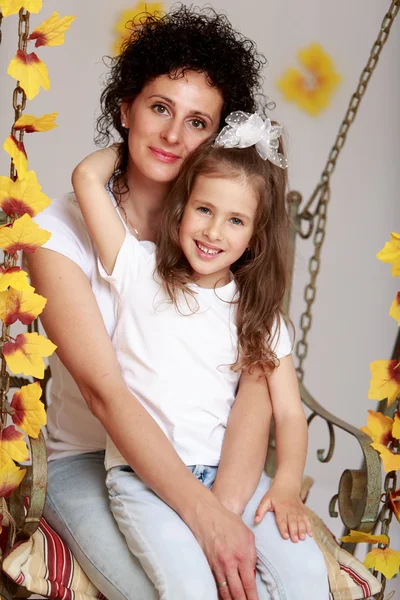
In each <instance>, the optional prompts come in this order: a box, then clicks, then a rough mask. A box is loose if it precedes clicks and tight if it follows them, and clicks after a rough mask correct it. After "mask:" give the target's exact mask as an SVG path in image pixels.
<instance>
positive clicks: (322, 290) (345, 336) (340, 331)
mask: <svg viewBox="0 0 400 600" xmlns="http://www.w3.org/2000/svg"><path fill="white" fill-rule="evenodd" d="M43 4H44V6H43V10H42V12H41V14H40V15H39V16H36V15H32V24H33V26H36V25H37V24H39V23H40V22H41V20H43V19H44V18H47V17H48V16H50V14H51V13H52V12H53V11H54V10H57V11H59V12H60V14H61V15H66V14H69V15H72V14H74V15H76V17H77V18H76V21H75V22H74V23H73V25H72V28H71V30H70V32H69V33H68V34H67V36H66V44H65V45H64V46H62V47H55V48H40V49H39V50H38V54H39V56H40V57H41V58H42V59H43V60H44V61H45V62H46V63H47V66H48V68H49V74H50V79H51V90H50V91H47V92H43V91H42V92H41V93H40V94H39V95H38V96H37V97H36V98H35V99H34V100H33V101H32V102H29V104H28V107H27V111H28V112H29V113H30V114H35V115H36V116H39V115H41V114H43V113H47V112H53V111H58V113H59V116H58V119H57V122H58V129H56V130H54V131H51V132H49V133H46V134H36V135H31V136H29V137H28V139H26V147H27V151H28V155H29V159H30V160H29V165H30V168H32V169H34V170H35V171H36V173H37V175H38V178H39V181H40V182H41V184H42V186H43V191H45V192H46V193H47V194H48V195H50V196H53V197H54V196H57V195H59V194H62V193H63V192H65V191H68V190H69V189H70V173H71V171H72V168H73V167H74V166H75V165H76V163H77V162H78V161H79V160H80V159H81V158H82V157H83V156H84V155H86V154H87V153H89V152H90V151H91V150H92V149H93V142H92V139H93V124H94V118H95V115H96V113H97V109H98V99H99V95H100V89H101V81H102V77H103V75H104V73H105V72H106V70H107V69H106V67H105V65H104V64H103V62H102V57H103V56H104V55H106V54H108V53H110V52H111V47H112V42H113V38H114V33H113V26H114V24H115V22H116V20H117V18H118V16H119V13H120V10H121V9H123V8H129V7H130V6H132V5H133V4H134V2H133V1H131V0H113V1H112V2H111V1H110V0H108V1H107V0H96V1H95V0H85V1H84V2H82V0H63V1H61V0H44V3H43ZM165 4H166V6H167V7H169V6H171V5H172V2H168V1H167V2H166V3H165ZM186 4H190V2H186ZM211 4H212V5H213V6H214V7H215V8H216V9H218V10H224V11H225V12H227V14H228V16H229V17H230V19H231V21H232V23H233V24H234V26H236V27H237V28H238V29H240V30H241V31H242V33H244V34H245V35H247V36H248V37H250V38H253V39H254V40H255V41H256V42H257V44H258V47H259V49H260V50H261V51H262V52H264V53H265V54H266V56H267V58H268V61H269V65H268V67H267V69H266V71H265V77H266V80H265V91H266V93H267V94H268V96H269V97H270V98H271V99H272V100H274V101H275V102H276V105H277V107H276V110H275V111H274V118H276V119H278V120H280V121H281V122H282V123H283V124H284V126H285V128H286V130H287V132H288V137H289V153H290V182H291V187H292V189H296V190H299V191H301V193H303V194H304V196H305V197H308V196H309V194H310V193H311V192H312V190H313V188H314V186H315V184H316V183H317V181H318V179H319V174H320V171H321V169H322V167H323V166H324V163H325V160H326V158H327V155H328V152H329V150H330V147H331V145H332V142H333V140H334V137H335V135H336V131H337V129H338V126H339V124H340V122H341V119H342V117H343V116H344V113H345V110H346V107H347V102H348V99H349V97H350V95H351V94H352V93H353V91H354V89H355V86H356V84H357V81H358V76H359V73H360V72H361V69H362V68H363V67H364V65H365V63H366V60H367V58H368V56H369V52H370V49H371V46H372V42H373V41H374V39H375V37H376V35H377V34H378V31H379V28H380V24H381V21H382V18H383V15H384V12H385V11H386V10H387V9H388V8H389V6H390V2H389V0H384V1H381V2H376V1H375V0H352V1H351V2H348V0H336V1H335V2H319V1H318V0H303V1H302V2H297V1H296V0H268V1H265V0H246V2H243V0H242V1H241V0H212V2H211ZM312 41H316V42H319V43H321V44H322V45H323V47H324V48H325V49H326V50H327V51H328V52H329V53H330V54H331V56H332V57H333V59H334V61H335V64H336V68H337V70H338V71H339V73H340V74H341V76H342V84H341V86H340V87H339V89H338V91H337V93H336V95H335V96H334V98H333V101H332V105H331V107H330V108H329V109H328V110H326V111H325V112H323V113H322V114H321V115H320V116H319V117H316V118H313V117H310V116H308V115H307V114H306V113H304V112H302V111H301V110H300V109H298V108H297V107H296V106H295V105H292V104H288V103H287V102H285V101H283V99H282V98H281V96H280V93H279V91H278V90H277V88H276V86H275V82H276V80H277V79H278V77H279V76H280V75H281V74H282V72H283V70H284V69H285V68H286V67H288V66H296V52H297V51H298V49H299V48H303V47H305V46H307V45H308V44H309V43H310V42H312ZM15 47H16V17H9V18H7V19H5V21H4V22H3V44H2V46H1V48H0V85H1V95H0V140H4V139H5V138H6V137H7V135H8V133H9V128H10V124H11V121H12V118H13V114H12V109H11V96H12V89H13V84H14V82H13V80H11V78H9V77H8V76H7V75H6V70H7V65H8V63H9V61H10V59H11V58H12V56H13V54H14V52H15ZM399 73H400V16H399V17H398V19H397V22H395V24H394V27H393V31H392V34H391V38H390V39H389V41H388V43H387V45H386V46H385V48H384V50H383V53H382V57H381V60H380V62H379V64H378V67H377V69H376V72H375V74H374V76H373V78H372V80H371V83H370V86H369V89H368V93H367V96H366V97H365V99H364V100H363V102H362V105H361V108H360V110H359V115H358V118H357V121H356V122H355V124H354V126H353V127H352V128H351V131H350V134H349V139H348V141H347V142H346V146H345V148H344V150H343V153H342V156H341V159H340V161H339V164H338V167H337V169H336V172H335V175H334V177H333V186H332V200H331V205H330V207H329V217H328V232H327V238H326V243H325V246H324V250H323V254H322V270H321V274H320V277H319V282H318V286H319V291H318V295H317V301H316V304H315V308H314V319H313V327H312V331H311V334H310V335H309V342H310V352H309V357H308V359H307V362H306V364H305V368H306V377H305V383H306V385H307V387H308V389H309V390H310V391H311V393H312V394H313V395H314V396H315V397H316V399H317V400H318V401H319V402H320V403H321V404H322V405H323V406H325V407H326V408H327V409H328V410H330V411H332V412H333V413H335V414H336V415H338V416H340V417H341V418H343V419H345V420H346V421H348V422H350V423H352V424H353V425H355V426H356V427H359V426H362V425H364V424H365V423H366V417H367V409H368V408H375V403H374V402H371V401H368V400H367V391H368V386H369V378H370V375H369V363H370V362H371V361H372V360H375V359H384V358H389V357H390V354H391V352H392V348H393V344H394V340H395V336H396V333H397V326H396V323H395V321H394V320H393V319H391V318H390V317H389V316H388V311H389V306H390V304H391V302H392V300H393V298H394V296H395V293H396V292H397V291H398V289H399V287H400V286H399V279H397V280H394V279H392V277H391V274H390V267H389V266H388V265H383V264H382V263H380V262H379V261H378V260H377V259H376V258H375V254H376V252H377V251H378V250H380V249H381V248H382V247H383V245H384V243H385V241H386V240H387V239H388V238H389V234H390V232H391V231H396V230H397V231H399V229H400V201H399V192H398V188H399V184H400V176H399V166H398V165H400V145H399V137H400V113H399V109H398V107H399V102H400V77H399ZM0 173H1V174H7V173H8V157H7V155H6V154H5V153H4V152H1V153H0ZM310 252H311V245H310V243H308V242H299V244H298V247H297V258H296V275H295V281H294V290H293V296H292V298H293V299H292V318H293V319H294V322H295V324H296V325H297V324H298V320H299V315H300V313H301V311H302V310H303V308H304V302H303V291H302V289H303V286H304V284H305V282H306V281H307V273H308V266H307V264H308V258H309V255H310ZM349 437H350V436H345V435H342V434H341V433H340V432H338V434H337V441H336V452H335V455H334V458H333V459H332V461H331V463H330V464H329V465H321V464H320V463H319V462H318V460H317V459H316V450H317V448H327V446H328V435H327V430H326V427H325V425H324V424H323V423H317V422H314V424H313V425H312V428H311V440H310V452H309V461H308V466H307V472H308V473H309V474H311V475H313V476H314V477H315V479H316V484H315V486H314V488H313V491H312V494H311V497H310V500H309V504H310V506H311V507H312V508H313V509H315V510H316V511H317V512H318V513H319V514H320V516H322V517H323V518H324V519H325V521H326V522H327V524H328V526H329V527H330V528H331V529H332V530H333V531H334V532H335V533H337V534H340V532H341V527H340V523H339V520H338V519H336V520H333V519H330V517H329V516H328V502H329V500H330V498H331V497H332V495H333V494H334V493H335V492H336V490H337V483H338V480H339V477H340V474H341V473H342V471H343V469H345V468H358V467H359V465H360V463H361V454H360V452H358V450H357V446H356V444H354V443H353V442H352V440H351V439H349ZM293 451H294V452H295V451H296V449H295V448H293ZM393 530H397V531H396V532H395V531H394V532H393V533H394V535H393V541H392V546H393V547H395V548H397V549H400V535H399V527H398V525H396V523H395V524H394V526H393ZM391 588H393V589H394V582H393V581H392V583H391V585H390V586H388V589H391Z"/></svg>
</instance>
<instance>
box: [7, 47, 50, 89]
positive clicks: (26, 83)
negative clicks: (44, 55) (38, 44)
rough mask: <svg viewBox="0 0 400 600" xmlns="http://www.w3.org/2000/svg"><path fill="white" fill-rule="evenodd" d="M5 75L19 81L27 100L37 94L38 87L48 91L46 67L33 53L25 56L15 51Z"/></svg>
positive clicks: (48, 81) (19, 51)
mask: <svg viewBox="0 0 400 600" xmlns="http://www.w3.org/2000/svg"><path fill="white" fill-rule="evenodd" d="M7 73H8V74H9V75H11V77H13V78H14V79H16V80H17V81H19V83H20V86H21V87H22V88H23V89H24V91H25V93H26V95H27V97H28V98H29V100H32V99H33V98H34V97H35V96H37V94H38V93H39V90H40V87H42V88H43V89H45V90H49V89H50V79H49V74H48V71H47V67H46V65H45V63H44V62H42V61H41V60H40V58H38V57H37V55H36V54H35V53H34V52H31V53H30V54H25V52H22V50H17V54H16V55H15V57H14V58H13V59H12V60H11V62H10V64H9V65H8V70H7Z"/></svg>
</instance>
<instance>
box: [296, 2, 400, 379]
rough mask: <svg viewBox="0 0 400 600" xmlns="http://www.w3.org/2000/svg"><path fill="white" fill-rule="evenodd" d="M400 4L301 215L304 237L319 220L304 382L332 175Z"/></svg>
mask: <svg viewBox="0 0 400 600" xmlns="http://www.w3.org/2000/svg"><path fill="white" fill-rule="evenodd" d="M399 7H400V0H393V1H392V3H391V6H390V9H389V11H388V12H387V14H386V15H385V17H384V19H383V21H382V24H381V27H380V30H379V34H378V37H377V39H376V41H375V43H374V45H373V46H372V50H371V53H370V56H369V59H368V62H367V65H366V67H365V68H364V70H363V71H362V73H361V76H360V79H359V82H358V85H357V89H356V91H355V92H354V94H353V95H352V97H351V99H350V102H349V106H348V108H347V111H346V114H345V117H344V119H343V121H342V123H341V125H340V128H339V132H338V134H337V137H336V140H335V143H334V145H333V147H332V149H331V151H330V153H329V156H328V160H327V163H326V165H325V168H324V170H323V172H322V175H321V179H320V182H319V183H318V185H317V187H316V188H315V190H314V192H313V194H312V195H311V197H310V199H309V201H308V202H307V204H306V206H305V207H304V209H303V210H302V212H301V213H300V214H299V224H300V228H299V229H300V231H299V233H300V235H301V237H302V238H303V239H307V238H309V237H311V235H312V233H313V229H314V224H315V222H316V227H315V233H314V238H313V242H314V252H313V255H312V257H311V258H310V261H309V265H308V269H309V274H310V280H309V283H308V285H307V286H306V288H305V290H304V300H305V302H306V309H305V310H304V312H303V313H302V315H301V318H300V330H301V336H300V338H299V340H298V342H297V344H296V356H297V359H298V365H297V369H296V370H297V374H298V377H299V379H300V381H303V378H304V369H303V363H304V360H305V358H306V356H307V353H308V342H307V335H308V332H309V331H310V328H311V324H312V306H313V304H314V301H315V297H316V292H317V287H316V282H317V276H318V273H319V270H320V266H321V250H322V245H323V243H324V239H325V233H326V222H327V209H328V203H329V200H330V178H331V175H332V173H333V172H334V170H335V167H336V163H337V160H338V158H339V155H340V152H341V150H342V148H343V146H344V143H345V141H346V138H347V134H348V131H349V128H350V125H351V124H352V123H353V122H354V120H355V118H356V115H357V111H358V109H359V106H360V103H361V100H362V98H363V97H364V94H365V92H366V89H367V86H368V83H369V80H370V79H371V76H372V73H373V72H374V70H375V67H376V65H377V62H378V60H379V57H380V54H381V51H382V48H383V46H384V45H385V43H386V41H387V39H388V37H389V34H390V30H391V27H392V25H393V22H394V19H395V17H396V15H397V13H398V11H399Z"/></svg>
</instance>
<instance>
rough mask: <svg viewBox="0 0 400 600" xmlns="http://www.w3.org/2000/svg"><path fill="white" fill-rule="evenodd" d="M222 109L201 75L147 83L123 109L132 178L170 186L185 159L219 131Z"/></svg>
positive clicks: (216, 93) (217, 95) (189, 73)
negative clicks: (138, 175) (139, 177)
mask: <svg viewBox="0 0 400 600" xmlns="http://www.w3.org/2000/svg"><path fill="white" fill-rule="evenodd" d="M222 106H223V98H222V95H221V93H220V92H219V91H218V90H217V89H216V88H215V87H212V86H210V85H209V84H208V82H207V79H206V76H205V75H204V73H196V72H195V71H187V72H186V73H185V75H184V76H183V77H179V78H178V79H171V78H170V77H169V76H168V75H160V76H159V77H157V78H156V79H154V80H153V81H150V82H149V83H147V84H146V85H145V86H144V88H143V90H142V91H141V92H140V94H139V95H138V96H137V97H136V98H135V100H134V101H133V102H132V103H130V104H128V103H124V104H123V105H122V106H121V122H122V125H123V126H124V127H126V128H128V129H129V135H128V144H129V169H130V171H131V172H132V174H134V173H140V174H141V175H142V176H144V177H146V178H147V179H149V180H151V181H154V182H158V183H170V182H172V181H173V180H174V179H175V178H176V177H177V175H178V173H179V170H180V168H181V166H182V162H183V160H184V159H185V158H186V156H187V155H188V154H190V153H191V152H193V150H195V149H196V148H197V146H199V145H200V144H201V143H202V142H203V141H204V140H206V139H207V138H208V137H210V135H212V134H213V133H215V132H216V131H218V126H219V122H220V117H221V111H222Z"/></svg>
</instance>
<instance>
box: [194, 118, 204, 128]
mask: <svg viewBox="0 0 400 600" xmlns="http://www.w3.org/2000/svg"><path fill="white" fill-rule="evenodd" d="M191 124H192V126H193V127H194V128H195V129H205V128H206V124H205V123H204V121H202V120H201V119H192V120H191Z"/></svg>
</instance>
